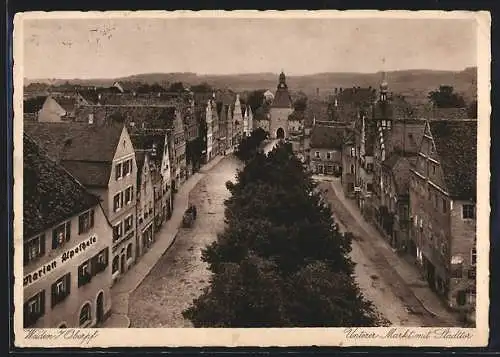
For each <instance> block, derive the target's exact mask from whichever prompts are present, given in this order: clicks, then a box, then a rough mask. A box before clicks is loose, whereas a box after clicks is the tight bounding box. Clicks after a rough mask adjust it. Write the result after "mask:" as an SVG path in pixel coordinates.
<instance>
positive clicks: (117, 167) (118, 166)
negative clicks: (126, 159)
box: [115, 164, 122, 180]
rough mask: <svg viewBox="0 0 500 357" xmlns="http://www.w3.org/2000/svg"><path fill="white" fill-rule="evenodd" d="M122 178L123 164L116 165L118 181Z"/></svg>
mask: <svg viewBox="0 0 500 357" xmlns="http://www.w3.org/2000/svg"><path fill="white" fill-rule="evenodd" d="M121 177H122V164H116V166H115V178H116V179H117V180H119V179H121Z"/></svg>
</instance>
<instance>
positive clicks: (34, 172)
mask: <svg viewBox="0 0 500 357" xmlns="http://www.w3.org/2000/svg"><path fill="white" fill-rule="evenodd" d="M23 144H24V145H23V152H24V153H23V156H24V157H23V167H24V172H23V230H24V238H25V239H27V238H30V237H32V236H34V235H35V234H38V233H41V232H43V231H44V230H46V229H48V228H50V227H53V226H54V225H56V224H58V223H60V222H62V221H64V220H66V219H68V218H69V217H72V216H74V215H75V214H78V213H80V212H83V211H85V210H86V209H89V208H91V207H94V206H96V205H97V204H98V203H99V199H98V198H97V197H96V196H94V195H92V194H90V193H89V192H87V191H86V190H85V188H84V187H83V186H82V185H81V184H79V183H78V181H77V180H75V178H74V177H72V176H71V175H70V174H69V173H68V172H67V171H65V170H64V169H63V168H62V167H61V166H59V165H58V164H56V163H55V162H54V161H52V160H51V159H49V157H48V156H46V155H45V153H44V151H43V150H42V149H41V148H40V147H39V146H38V145H37V144H36V143H35V141H34V140H32V139H31V138H30V137H28V136H27V135H24V140H23Z"/></svg>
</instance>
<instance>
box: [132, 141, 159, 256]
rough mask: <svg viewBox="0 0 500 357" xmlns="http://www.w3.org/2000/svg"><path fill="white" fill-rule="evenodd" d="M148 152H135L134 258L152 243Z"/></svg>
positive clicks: (152, 191)
mask: <svg viewBox="0 0 500 357" xmlns="http://www.w3.org/2000/svg"><path fill="white" fill-rule="evenodd" d="M149 155H150V154H149V153H148V152H140V151H137V150H136V154H135V157H136V162H137V203H136V208H137V243H136V256H137V257H140V256H141V255H143V254H144V253H145V252H147V251H148V250H149V248H150V247H151V245H152V244H153V242H154V233H155V225H154V223H155V219H154V218H155V214H154V213H155V212H154V208H155V207H154V205H155V198H156V197H155V190H154V186H153V178H152V171H153V169H154V168H153V167H151V164H150V159H149ZM151 163H152V162H151Z"/></svg>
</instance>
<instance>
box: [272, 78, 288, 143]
mask: <svg viewBox="0 0 500 357" xmlns="http://www.w3.org/2000/svg"><path fill="white" fill-rule="evenodd" d="M292 113H293V103H292V98H291V97H290V93H289V92H288V85H287V84H286V76H285V74H284V73H283V72H281V74H280V76H279V83H278V88H277V89H276V93H275V95H274V99H273V101H272V104H271V109H270V112H269V114H270V118H269V119H270V122H269V129H268V131H269V133H270V136H271V138H273V139H276V138H278V139H280V138H283V139H284V138H287V137H288V132H289V122H288V117H289V116H290V114H292Z"/></svg>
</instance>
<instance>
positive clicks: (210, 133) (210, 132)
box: [205, 100, 214, 162]
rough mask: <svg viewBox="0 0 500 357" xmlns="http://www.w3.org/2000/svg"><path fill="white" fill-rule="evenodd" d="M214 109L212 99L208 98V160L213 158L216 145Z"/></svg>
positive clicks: (206, 115) (206, 114) (206, 117)
mask: <svg viewBox="0 0 500 357" xmlns="http://www.w3.org/2000/svg"><path fill="white" fill-rule="evenodd" d="M213 110H214V108H213V105H212V101H211V100H208V101H207V104H206V107H205V124H206V128H207V129H206V130H207V141H206V142H207V147H206V156H205V157H206V161H207V162H208V161H210V160H212V157H213V153H212V151H213V146H214V133H213V126H214V125H213V116H212V111H213Z"/></svg>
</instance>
